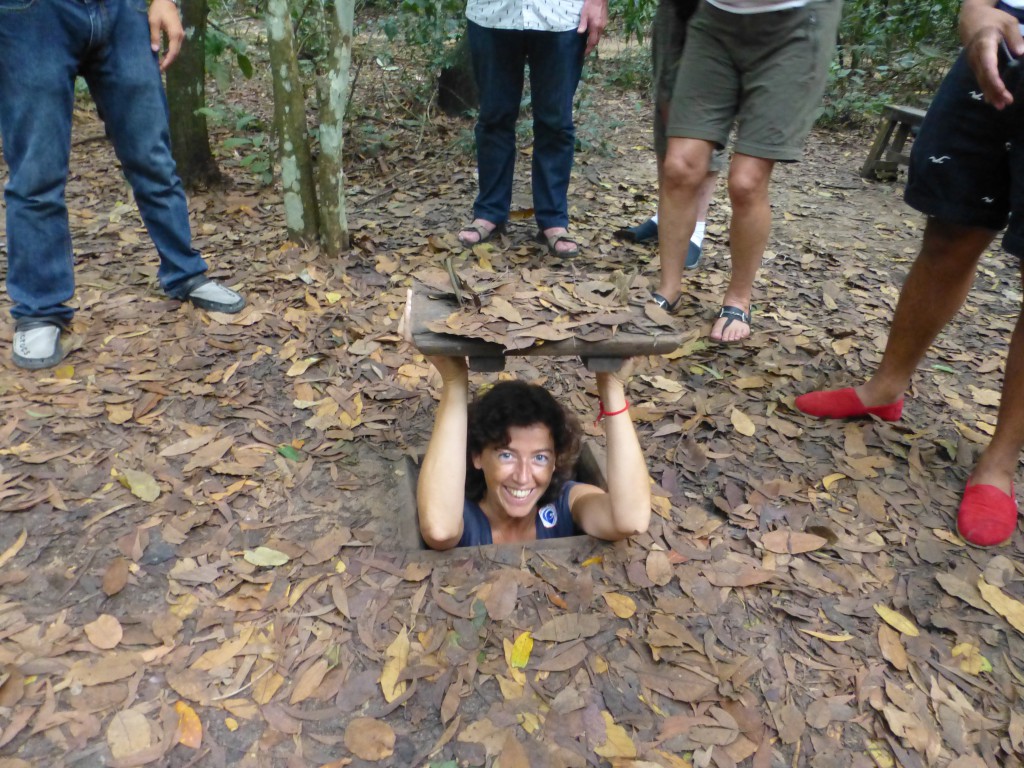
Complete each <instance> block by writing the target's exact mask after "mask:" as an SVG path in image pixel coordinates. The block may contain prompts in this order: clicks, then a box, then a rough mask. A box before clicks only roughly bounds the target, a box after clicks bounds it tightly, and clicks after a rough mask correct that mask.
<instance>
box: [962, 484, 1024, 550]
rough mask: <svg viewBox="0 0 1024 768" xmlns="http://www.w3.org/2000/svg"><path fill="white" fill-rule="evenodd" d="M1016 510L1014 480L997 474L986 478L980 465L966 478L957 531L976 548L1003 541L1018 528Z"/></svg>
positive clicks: (991, 545) (1003, 542) (996, 544)
mask: <svg viewBox="0 0 1024 768" xmlns="http://www.w3.org/2000/svg"><path fill="white" fill-rule="evenodd" d="M989 479H990V480H991V481H992V482H986V480H989ZM1007 483H1008V484H1009V487H1008V488H1007V487H1006V486H1007ZM1018 511H1019V508H1018V506H1017V497H1016V493H1015V489H1014V487H1013V480H1012V479H1010V480H1009V481H1008V480H1007V478H1006V477H1005V476H1003V475H998V474H993V475H990V476H988V477H986V476H985V475H984V474H983V472H982V471H981V470H980V468H979V470H978V471H976V472H975V473H974V474H973V475H971V476H970V477H969V478H967V487H966V488H965V489H964V495H963V498H962V499H961V500H960V508H959V509H958V510H957V513H956V530H957V533H959V534H960V537H961V538H962V539H963V540H964V541H966V542H968V543H969V544H973V545H975V546H977V547H995V546H998V545H1000V544H1005V543H1006V542H1007V541H1009V539H1010V538H1011V537H1012V536H1013V532H1014V531H1015V530H1017V516H1018Z"/></svg>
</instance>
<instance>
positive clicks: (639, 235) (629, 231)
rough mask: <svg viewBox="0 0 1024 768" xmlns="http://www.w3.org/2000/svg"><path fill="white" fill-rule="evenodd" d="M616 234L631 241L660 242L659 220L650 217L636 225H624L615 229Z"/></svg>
mask: <svg viewBox="0 0 1024 768" xmlns="http://www.w3.org/2000/svg"><path fill="white" fill-rule="evenodd" d="M615 236H616V237H618V238H621V239H622V240H625V241H627V242H630V243H656V242H658V222H656V221H655V220H654V219H648V220H647V221H645V222H644V223H643V224H637V225H636V226H635V227H623V228H622V229H617V230H615Z"/></svg>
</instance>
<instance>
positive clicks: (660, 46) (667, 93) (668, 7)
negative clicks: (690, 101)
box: [651, 0, 725, 173]
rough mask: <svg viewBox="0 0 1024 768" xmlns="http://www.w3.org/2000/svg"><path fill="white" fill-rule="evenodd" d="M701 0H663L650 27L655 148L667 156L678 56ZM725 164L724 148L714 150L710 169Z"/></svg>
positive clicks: (681, 54)
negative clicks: (687, 27)
mask: <svg viewBox="0 0 1024 768" xmlns="http://www.w3.org/2000/svg"><path fill="white" fill-rule="evenodd" d="M697 4H698V0H694V2H692V3H685V2H684V3H683V5H685V6H687V7H684V8H680V3H678V2H677V1H676V0H660V2H659V3H658V9H657V11H655V14H654V24H653V25H652V27H651V62H652V65H653V68H654V73H653V74H654V82H653V83H652V89H653V90H654V151H655V152H657V153H658V157H664V156H665V150H666V148H667V146H668V139H667V138H666V136H665V126H666V123H667V122H668V117H669V113H670V112H671V109H672V105H673V93H674V92H675V89H676V80H677V73H678V71H679V60H680V59H681V58H682V57H683V46H684V45H685V43H686V24H687V22H689V20H690V18H691V16H692V14H693V11H694V10H696V9H697ZM724 167H725V150H715V152H714V154H712V156H711V170H712V171H713V172H715V173H718V172H719V171H721V170H722V168H724Z"/></svg>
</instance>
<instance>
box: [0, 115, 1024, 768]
mask: <svg viewBox="0 0 1024 768" xmlns="http://www.w3.org/2000/svg"><path fill="white" fill-rule="evenodd" d="M608 109H609V110H610V111H615V110H618V112H617V113H616V114H619V115H621V116H622V117H623V122H624V126H625V127H622V128H618V129H616V131H617V133H616V134H615V135H614V136H613V137H612V140H611V142H610V143H611V146H613V147H617V148H618V149H617V150H616V151H615V152H614V154H613V155H612V156H610V157H595V156H593V155H584V156H581V157H580V159H579V163H578V168H577V172H576V175H575V180H574V186H573V194H572V199H573V205H574V212H573V220H574V229H575V231H576V232H577V233H578V234H579V236H580V238H581V240H583V241H584V246H585V248H584V252H585V254H586V255H585V256H584V257H583V258H581V259H580V260H579V261H578V262H577V263H576V265H575V267H574V269H576V270H578V271H580V272H581V273H583V274H587V275H588V276H589V277H590V278H591V279H601V278H603V277H604V276H606V275H608V274H610V273H611V272H613V271H614V270H616V269H619V270H622V271H623V272H624V273H626V272H628V270H629V269H630V268H634V267H639V268H640V272H641V273H642V275H645V276H647V277H651V276H653V275H654V274H655V266H654V264H652V263H651V259H652V258H653V257H654V254H653V253H652V252H651V251H650V250H648V249H646V248H642V247H638V246H631V245H630V246H627V245H623V244H621V243H618V242H616V241H615V240H614V239H612V238H611V237H610V234H609V233H610V232H611V231H612V230H613V229H614V228H615V227H617V226H620V225H622V224H625V223H632V222H635V221H636V220H638V219H639V218H640V217H642V216H646V215H647V214H648V213H649V212H650V209H651V206H652V201H653V197H654V192H653V189H652V183H653V179H654V176H655V174H654V168H653V162H652V158H651V153H650V151H649V149H648V141H647V138H646V129H645V128H644V126H643V124H642V121H641V120H639V119H638V118H637V117H636V115H637V114H638V110H635V109H634V110H633V111H632V112H630V109H631V107H630V106H628V105H627V106H623V105H622V104H620V103H618V102H612V103H610V104H609V105H608ZM866 146H867V141H866V138H865V137H862V136H836V135H832V134H828V135H816V136H814V137H812V140H811V142H810V146H809V157H808V160H807V162H805V163H804V164H802V165H799V166H795V167H780V168H779V171H778V179H777V182H776V183H775V186H774V190H775V200H776V210H775V213H776V218H777V222H778V223H777V226H776V228H775V231H774V234H773V238H772V241H771V245H770V253H769V254H768V260H767V262H766V268H765V270H764V271H763V274H762V276H761V279H760V282H759V285H758V288H757V303H756V306H755V315H754V317H755V324H754V336H753V340H752V341H751V342H750V343H749V344H747V345H745V346H743V347H728V348H719V347H710V348H709V347H708V346H707V345H706V343H705V341H704V338H705V333H706V330H707V327H708V325H709V324H710V318H711V316H712V315H713V313H714V311H715V310H716V309H717V302H718V300H719V297H720V295H721V292H722V290H723V287H724V284H725V281H726V279H727V272H726V271H725V268H724V267H725V259H726V256H725V253H726V249H725V245H724V241H725V233H724V228H723V222H724V221H725V219H726V215H727V209H728V204H727V202H726V198H725V196H724V195H723V194H722V193H721V192H720V193H719V196H718V199H717V202H716V205H715V207H714V209H713V213H712V225H711V234H710V240H709V243H708V248H707V252H708V255H707V258H706V259H705V262H704V265H703V266H702V268H701V269H700V270H698V271H697V272H695V273H693V274H692V275H688V276H687V286H686V291H687V295H688V296H689V297H691V298H690V299H688V300H687V302H688V309H687V310H686V312H684V313H683V315H682V316H681V317H680V318H679V319H678V320H676V322H677V324H678V328H679V330H680V331H681V332H682V333H683V334H684V338H685V343H684V344H683V345H682V347H681V348H680V349H678V350H677V351H676V352H675V353H673V354H671V355H668V356H667V357H666V358H659V359H653V360H650V361H647V363H646V365H645V368H644V370H643V371H642V372H641V373H640V374H639V375H637V377H636V378H635V380H634V382H633V384H632V387H631V399H632V401H633V403H634V406H633V415H634V418H635V419H636V421H637V423H638V428H639V431H640V434H641V440H642V443H643V445H644V448H645V451H646V453H647V457H648V463H649V466H650V469H651V473H652V477H653V478H654V480H655V481H656V483H657V487H656V490H655V511H656V513H657V514H656V516H655V518H654V521H653V524H652V526H651V530H650V531H649V532H648V533H647V534H645V535H642V536H638V537H636V538H635V539H634V540H632V541H629V542H621V543H618V544H615V545H604V544H600V543H596V542H592V541H589V540H587V539H574V540H569V541H567V542H565V543H563V545H562V546H558V547H554V548H547V549H529V550H525V551H524V550H522V549H519V550H516V549H515V548H511V549H502V550H497V549H493V548H487V549H483V550H480V551H458V552H455V553H453V554H451V555H450V556H447V557H437V556H435V555H432V554H430V553H424V552H417V551H401V550H400V549H399V548H398V547H397V546H396V545H395V536H394V531H395V521H396V520H397V519H398V517H399V516H400V515H403V514H407V513H406V512H405V511H404V510H402V509H401V508H400V507H401V505H402V504H403V503H405V502H404V501H403V500H404V499H407V496H408V491H407V490H403V489H405V488H407V482H408V478H407V477H404V476H403V475H404V469H403V468H402V467H403V466H404V465H403V464H401V463H400V462H398V459H400V458H401V457H402V456H403V455H404V454H406V453H417V452H419V451H421V450H422V447H423V446H424V445H425V442H426V439H427V436H428V434H429V429H430V423H431V418H432V413H433V407H434V398H435V396H436V383H437V382H436V381H435V380H434V379H432V378H431V377H430V373H429V367H428V366H427V365H426V364H425V363H424V362H423V361H422V360H421V359H418V358H416V357H415V356H414V355H413V354H412V353H411V352H410V350H409V349H407V348H405V347H404V346H403V345H402V344H401V343H400V342H399V338H398V336H397V334H396V326H397V319H398V317H399V314H400V312H401V307H402V303H403V300H404V296H405V290H406V285H407V283H408V275H409V274H411V273H413V272H415V271H416V270H426V269H429V268H432V267H433V268H436V267H437V266H438V265H439V263H441V262H442V261H443V258H444V257H445V256H446V255H448V253H447V252H446V250H445V249H446V248H451V249H453V251H452V252H453V253H455V254H456V255H458V251H457V250H454V249H455V243H454V240H453V238H452V235H451V234H450V232H451V230H452V229H454V228H455V227H457V226H458V225H459V223H461V222H462V220H463V219H465V218H466V213H467V211H468V207H469V203H470V200H471V198H472V192H473V184H472V168H471V164H470V162H471V161H469V160H468V159H467V158H465V157H457V158H455V159H452V158H447V160H446V162H445V163H439V162H436V158H437V156H438V153H439V152H441V151H442V150H441V149H440V148H439V147H430V146H428V147H424V148H421V149H419V150H417V151H416V152H412V151H410V152H406V153H405V154H404V155H399V154H397V153H396V155H395V156H394V157H389V158H388V161H389V162H390V165H388V164H387V163H385V161H384V160H380V159H378V160H376V161H374V165H373V166H372V167H370V165H369V164H368V163H367V164H365V165H359V167H357V168H355V169H354V170H353V174H352V184H353V197H352V209H353V210H354V211H356V212H357V214H356V218H355V222H354V223H355V225H356V227H357V231H356V236H355V247H354V250H353V253H352V256H351V259H350V261H349V262H348V263H347V264H342V263H338V264H332V263H328V262H325V261H320V260H317V259H316V257H315V254H313V253H308V252H303V251H300V250H298V249H296V248H293V247H289V246H287V245H284V246H282V240H283V235H282V232H283V230H282V227H281V224H282V221H281V216H280V208H279V206H278V204H277V200H276V197H275V195H274V193H273V192H272V191H270V190H263V189H257V188H254V187H252V186H249V185H248V184H247V181H246V180H245V179H242V178H238V179H235V185H234V187H233V188H232V190H231V191H229V192H227V193H225V194H221V195H213V196H197V197H196V198H194V199H193V201H192V203H193V207H194V209H195V220H196V223H197V244H198V246H199V247H200V248H201V249H202V250H203V251H204V252H205V253H207V254H208V255H209V256H210V258H211V263H212V265H213V274H214V276H216V277H221V278H226V279H228V281H229V282H230V283H232V284H237V285H239V286H240V287H241V288H242V289H243V290H244V291H245V292H246V294H247V295H248V296H249V297H250V300H251V305H250V307H249V308H248V309H247V310H246V311H245V312H244V313H243V314H241V315H240V316H237V317H229V316H218V315H210V314H206V313H203V312H200V311H197V310H194V309H192V308H189V307H182V306H180V305H179V304H178V303H177V302H173V301H170V300H167V299H165V298H163V297H161V296H160V295H159V293H158V292H157V291H156V290H155V288H154V285H155V283H154V273H155V265H154V264H153V259H152V254H151V251H150V247H149V245H148V241H147V240H146V237H145V235H144V233H143V231H142V230H141V227H140V223H139V221H138V218H137V215H136V214H135V212H134V211H133V209H132V208H131V207H130V206H129V205H127V204H126V203H125V202H124V201H125V200H126V199H127V198H126V195H125V192H124V188H123V186H122V185H121V184H120V182H119V181H118V180H117V178H118V177H117V175H116V173H115V171H114V170H113V166H114V161H113V159H112V155H111V153H110V150H109V148H108V147H106V146H105V145H98V144H90V145H89V146H87V147H79V148H77V149H76V153H75V158H74V167H75V168H76V174H75V176H74V178H73V179H72V182H71V185H70V190H69V199H70V200H71V201H72V202H71V204H72V206H73V210H72V223H73V227H74V232H75V236H76V244H77V247H78V251H79V261H80V263H79V266H78V272H77V274H78V283H79V288H78V298H77V300H78V302H79V307H80V312H79V313H78V315H77V317H76V321H75V325H74V331H75V333H76V334H78V335H79V336H80V337H81V342H82V344H83V349H82V351H80V352H78V353H76V354H74V355H72V356H71V357H70V358H68V360H67V363H66V364H65V365H62V366H61V367H60V368H57V369H56V370H53V371H50V372H43V373H39V374H32V373H26V372H21V371H16V370H15V369H14V368H13V367H12V366H11V365H10V363H9V359H8V354H7V352H6V351H5V353H4V355H3V363H2V365H3V368H2V371H0V406H2V414H3V415H2V422H0V446H2V447H0V510H2V512H3V515H4V516H3V521H4V525H3V527H2V532H0V584H2V595H0V755H3V757H0V766H2V768H15V767H17V768H21V767H23V766H35V765H47V766H49V765H55V766H56V765H87V766H92V765H115V766H135V765H147V764H148V765H171V766H186V765H204V766H205V765H211V766H217V765H240V766H271V765H273V766H277V765H280V766H321V765H325V766H348V765H351V766H363V765H394V766H419V765H431V766H437V767H441V766H445V767H447V766H455V765H490V764H500V765H501V766H502V768H513V767H519V766H542V765H543V766H547V765H550V766H585V765H612V766H634V767H635V768H640V767H641V766H642V767H643V768H647V767H648V766H664V767H666V768H677V767H679V766H689V765H697V766H706V765H713V766H718V767H719V768H725V767H727V766H732V765H751V766H776V765H778V766H781V765H787V766H788V765H808V766H831V765H842V766H858V767H859V766H880V767H882V768H886V767H887V766H895V765H900V766H919V765H920V766H927V765H937V766H956V767H957V768H967V767H968V766H980V765H990V766H997V765H999V766H1006V765H1020V764H1021V754H1022V749H1024V705H1022V703H1021V690H1022V687H1024V615H1022V614H1024V605H1022V602H1021V601H1022V600H1024V570H1022V565H1021V563H1022V558H1021V555H1022V538H1021V535H1020V533H1019V532H1018V533H1017V534H1016V535H1015V537H1014V539H1013V542H1012V543H1011V544H1010V545H1009V546H1008V547H1005V548H1002V549H1000V550H998V551H981V550H977V549H969V548H965V547H964V546H963V545H962V543H961V542H959V541H958V540H957V538H956V536H955V534H954V532H953V517H952V515H953V511H954V509H955V506H956V503H957V499H958V495H959V491H960V489H961V487H962V485H963V483H964V480H965V477H966V475H967V472H968V471H969V468H970V467H971V466H972V463H973V461H974V458H975V457H976V455H977V453H978V451H979V450H980V448H981V447H982V446H983V445H984V444H985V442H986V441H987V440H988V437H989V435H990V434H991V432H992V427H993V424H994V421H995V413H996V406H997V400H998V395H997V392H998V390H999V386H1000V379H1001V369H1002V366H1003V361H1004V357H1005V351H1006V342H1007V338H1008V336H1009V332H1010V329H1011V327H1012V325H1013V322H1014V318H1015V315H1016V311H1017V307H1018V304H1019V300H1020V294H1019V283H1018V281H1017V278H1016V275H1015V272H1014V268H1013V265H1012V264H1010V263H1009V262H1008V260H1007V259H1006V258H1005V256H1004V255H1002V254H1001V253H997V254H996V255H995V257H994V258H992V259H988V260H986V261H985V262H984V265H983V267H982V271H981V273H980V275H979V279H978V282H977V286H976V288H975V291H974V292H973V293H972V295H971V297H970V298H969V300H968V303H967V307H966V309H965V311H964V312H963V313H962V315H961V317H960V318H959V319H958V320H957V321H956V322H954V324H953V325H952V326H951V328H950V329H949V331H948V332H947V333H946V334H945V335H944V336H943V337H942V338H941V339H940V341H939V342H938V344H937V345H936V347H935V349H934V350H933V352H932V353H931V354H930V355H929V357H928V358H927V360H926V361H925V362H924V363H923V365H922V367H921V370H920V372H919V375H918V376H917V377H916V379H915V383H914V387H913V390H912V392H911V393H910V395H911V397H910V399H909V401H908V407H907V412H906V416H905V418H904V420H903V421H902V422H901V423H900V424H898V425H890V424H885V423H881V422H869V423H859V424H827V423H817V422H813V421H810V420H808V419H806V418H804V417H803V416H801V415H800V414H798V413H796V412H795V411H794V410H793V408H792V406H791V403H792V398H793V396H794V395H796V394H798V393H800V392H802V391H805V390H808V389H810V388H812V387H818V386H823V385H842V384H846V383H850V382H853V381H856V380H857V379H858V377H860V376H862V375H863V374H864V373H865V372H866V371H868V370H870V369H871V368H872V367H873V366H874V364H875V363H876V362H877V361H878V359H879V356H880V350H881V347H882V345H883V344H884V339H885V333H886V328H887V324H888V320H889V318H890V316H891V312H892V306H893V304H894V301H895V299H896V296H897V291H898V285H899V284H900V282H901V280H902V276H903V274H904V273H905V271H906V269H907V266H908V264H909V262H910V260H911V258H912V256H913V253H914V252H915V250H916V247H917V242H918V238H919V236H920V230H919V228H920V224H921V222H920V218H919V217H918V216H917V215H916V214H913V213H912V212H910V211H908V210H907V209H906V208H905V207H904V206H903V205H902V203H901V202H900V201H899V192H898V190H897V189H896V188H894V187H892V186H889V185H874V184H866V183H864V182H862V181H861V180H860V179H859V178H857V176H856V169H857V167H858V165H859V163H860V161H861V159H862V154H863V151H864V150H865V148H866ZM417 153H419V154H417ZM442 167H446V168H448V169H451V168H452V167H454V168H455V169H456V170H455V171H454V172H450V170H449V172H447V173H446V174H443V173H441V171H440V169H441V168H442ZM382 168H386V169H387V173H386V174H384V175H382V173H381V169H382ZM424 169H426V170H424ZM524 189H525V188H524V187H522V186H520V187H519V188H518V189H517V201H522V200H524V199H526V198H525V196H524V195H525V193H524ZM395 190H401V191H395ZM530 234H531V232H530V228H529V225H528V224H518V225H516V226H515V227H514V229H513V233H512V236H511V237H510V238H509V240H508V241H507V242H505V243H503V244H502V247H503V249H504V253H505V254H506V257H508V258H512V257H514V258H516V259H525V260H526V261H528V260H529V258H532V259H533V262H532V265H531V266H530V268H531V269H549V268H551V267H552V265H551V264H550V262H549V261H548V260H546V259H544V258H542V257H541V255H540V254H539V252H538V251H537V250H536V247H535V246H533V245H532V244H529V243H528V242H527V241H528V239H529V235H530ZM509 254H510V255H509ZM531 254H532V256H531ZM2 324H3V326H4V327H3V328H2V329H0V332H2V334H3V337H4V338H5V339H9V338H10V335H11V331H12V328H11V324H10V321H9V320H7V319H6V317H5V319H4V320H3V321H2ZM510 370H511V371H512V372H514V373H515V374H517V375H520V376H523V377H525V378H528V379H531V380H535V381H541V382H543V383H544V384H545V385H546V386H548V387H549V388H551V389H552V391H554V392H555V394H556V395H557V396H559V397H561V398H562V399H563V400H564V401H565V402H566V403H568V404H569V406H570V407H572V408H574V409H576V410H577V411H579V412H580V414H581V415H582V417H583V421H584V423H585V424H586V425H587V430H588V432H589V433H590V434H591V435H598V433H599V430H597V429H595V428H594V427H593V426H592V424H591V421H590V419H589V418H588V417H589V416H591V414H593V413H594V412H595V410H596V400H595V397H594V396H593V385H592V377H591V376H589V375H588V374H586V373H585V372H582V371H581V370H580V367H579V365H578V363H576V362H575V361H571V360H538V359H530V360H526V359H517V360H514V361H512V362H511V363H510ZM475 380H476V382H477V383H481V382H482V381H484V380H485V377H479V378H475ZM596 439H598V440H599V439H600V438H599V437H598V438H596Z"/></svg>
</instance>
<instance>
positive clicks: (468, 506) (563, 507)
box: [457, 481, 579, 547]
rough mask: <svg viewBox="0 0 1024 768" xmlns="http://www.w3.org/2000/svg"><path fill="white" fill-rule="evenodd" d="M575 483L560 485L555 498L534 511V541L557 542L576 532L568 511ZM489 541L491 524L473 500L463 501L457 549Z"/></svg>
mask: <svg viewBox="0 0 1024 768" xmlns="http://www.w3.org/2000/svg"><path fill="white" fill-rule="evenodd" d="M574 485H576V483H574V482H572V481H569V482H567V483H566V484H565V485H563V486H562V491H561V493H559V494H558V498H557V499H556V500H555V501H554V502H552V503H550V504H545V505H544V506H543V507H541V508H540V509H538V510H537V516H536V517H535V518H534V521H533V522H534V525H535V526H536V531H537V538H538V539H560V538H562V537H563V536H575V535H576V534H577V533H579V531H577V530H576V524H575V523H574V522H573V519H572V511H571V510H570V509H569V491H570V490H571V489H572V487H573V486H574ZM493 543H494V541H493V539H492V538H491V521H490V520H488V519H487V515H485V514H484V511H483V510H482V509H480V505H479V504H477V503H476V502H475V501H471V500H470V499H466V501H465V502H464V503H463V505H462V538H461V539H459V543H458V545H457V546H460V547H476V546H480V545H481V544H493Z"/></svg>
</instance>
